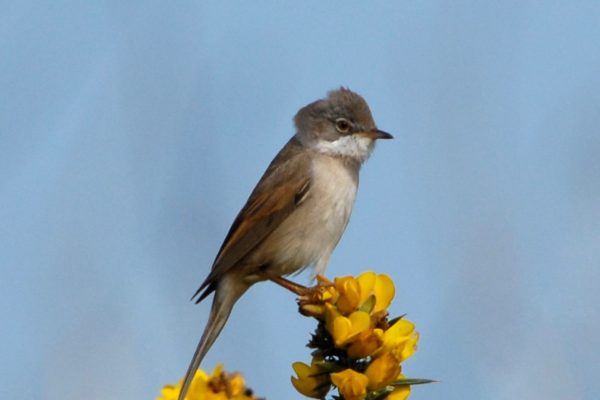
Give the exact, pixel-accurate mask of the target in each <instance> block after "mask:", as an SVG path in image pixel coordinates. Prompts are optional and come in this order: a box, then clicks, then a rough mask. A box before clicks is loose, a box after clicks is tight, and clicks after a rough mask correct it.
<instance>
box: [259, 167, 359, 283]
mask: <svg viewBox="0 0 600 400" xmlns="http://www.w3.org/2000/svg"><path fill="white" fill-rule="evenodd" d="M357 186H358V174H357V171H355V170H353V169H352V168H351V167H349V166H347V165H346V164H344V163H343V162H342V161H341V160H340V159H339V158H334V157H329V156H324V155H323V156H318V157H316V158H315V159H314V161H313V163H312V180H311V187H310V191H309V193H308V195H307V197H306V199H305V200H304V201H303V202H302V204H301V205H300V206H299V207H298V208H297V209H296V210H295V211H294V212H293V213H292V214H291V215H290V216H289V217H288V218H287V219H286V220H285V221H284V222H283V223H282V224H281V225H280V226H279V227H278V228H277V229H276V230H275V231H273V233H272V234H271V235H269V237H268V238H267V240H265V242H263V243H262V244H261V246H260V251H258V252H256V253H257V255H259V254H260V256H261V258H263V259H265V260H266V259H268V260H269V264H270V267H269V268H272V271H271V272H272V273H275V274H278V275H287V274H291V273H294V272H297V271H299V270H302V269H303V268H304V267H306V266H308V265H312V264H315V269H316V271H315V272H316V273H321V272H323V270H324V269H325V267H326V266H327V262H328V260H329V256H330V255H331V253H332V252H333V249H334V248H335V246H336V245H337V243H338V241H339V240H340V238H341V236H342V234H343V232H344V230H345V229H346V225H347V224H348V220H349V218H350V214H351V212H352V207H353V206H354V200H355V197H356V190H357Z"/></svg>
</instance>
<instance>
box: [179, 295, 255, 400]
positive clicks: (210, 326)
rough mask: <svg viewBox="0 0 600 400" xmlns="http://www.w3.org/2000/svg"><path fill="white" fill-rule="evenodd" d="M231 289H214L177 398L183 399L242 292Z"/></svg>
mask: <svg viewBox="0 0 600 400" xmlns="http://www.w3.org/2000/svg"><path fill="white" fill-rule="evenodd" d="M232 289H233V288H230V287H227V285H219V286H218V287H217V290H216V291H215V296H214V298H213V303H212V307H211V309H210V315H209V317H208V322H207V323H206V328H204V333H202V337H201V338H200V342H199V343H198V347H196V352H195V353H194V357H193V358H192V362H191V363H190V366H189V367H188V370H187V372H186V373H185V378H184V380H183V387H182V388H181V392H180V393H179V398H178V399H179V400H184V399H185V395H186V393H187V391H188V389H189V387H190V383H191V382H192V378H193V377H194V374H195V373H196V370H197V369H198V367H199V366H200V363H201V362H202V359H203V358H204V356H205V355H206V353H207V352H208V350H209V349H210V347H211V346H212V344H213V343H214V342H215V340H216V339H217V336H219V333H221V330H222V329H223V326H225V322H227V318H229V314H231V310H232V309H233V305H234V304H235V302H236V301H237V300H238V299H239V298H240V296H241V295H242V293H243V292H242V293H239V292H238V291H236V290H232Z"/></svg>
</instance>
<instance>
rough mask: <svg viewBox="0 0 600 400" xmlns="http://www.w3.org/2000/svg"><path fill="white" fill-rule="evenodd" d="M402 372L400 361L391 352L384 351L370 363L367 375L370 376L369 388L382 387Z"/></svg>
mask: <svg viewBox="0 0 600 400" xmlns="http://www.w3.org/2000/svg"><path fill="white" fill-rule="evenodd" d="M398 374H400V363H399V362H398V360H397V359H396V357H394V356H393V355H392V354H390V353H383V354H382V355H381V356H379V357H377V358H376V359H375V360H374V361H372V362H371V364H369V366H368V367H367V370H366V371H365V375H367V378H369V384H368V386H367V387H368V388H369V390H377V389H381V388H383V387H385V386H387V385H388V384H390V383H392V382H393V381H394V380H396V377H397V376H398Z"/></svg>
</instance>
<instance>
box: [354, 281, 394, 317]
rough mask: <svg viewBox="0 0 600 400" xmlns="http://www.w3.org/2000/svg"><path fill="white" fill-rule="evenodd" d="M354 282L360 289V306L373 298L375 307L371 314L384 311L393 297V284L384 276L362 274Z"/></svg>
mask: <svg viewBox="0 0 600 400" xmlns="http://www.w3.org/2000/svg"><path fill="white" fill-rule="evenodd" d="M356 281H357V282H358V285H359V287H360V304H363V303H364V302H365V301H367V300H368V298H369V297H370V296H375V306H374V307H373V310H372V311H371V312H372V313H376V312H379V311H383V310H386V309H387V308H388V307H389V306H390V303H391V302H392V299H393V298H394V295H395V294H396V288H395V287H394V282H393V281H392V279H391V278H390V277H389V276H388V275H386V274H379V275H377V274H375V273H374V272H370V271H369V272H363V273H362V274H360V275H359V276H358V277H357V278H356Z"/></svg>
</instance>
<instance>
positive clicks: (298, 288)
mask: <svg viewBox="0 0 600 400" xmlns="http://www.w3.org/2000/svg"><path fill="white" fill-rule="evenodd" d="M264 278H265V279H266V280H269V281H271V282H274V283H276V284H278V285H279V286H281V287H283V288H285V289H287V290H289V291H290V292H292V293H294V294H296V295H298V296H304V295H305V294H306V293H307V292H309V291H310V290H311V288H308V287H306V286H302V285H301V284H299V283H296V282H292V281H290V280H289V279H286V278H284V277H282V276H272V275H266V274H265V275H264Z"/></svg>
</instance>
